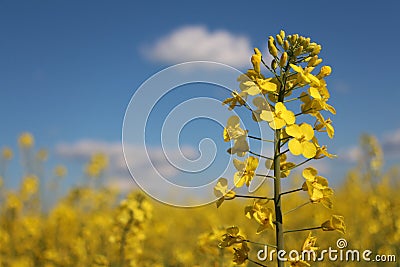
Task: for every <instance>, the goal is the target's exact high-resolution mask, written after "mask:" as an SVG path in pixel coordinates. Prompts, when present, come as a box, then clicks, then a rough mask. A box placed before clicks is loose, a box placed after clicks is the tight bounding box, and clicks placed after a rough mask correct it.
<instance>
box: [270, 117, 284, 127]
mask: <svg viewBox="0 0 400 267" xmlns="http://www.w3.org/2000/svg"><path fill="white" fill-rule="evenodd" d="M271 124H272V125H271ZM269 125H270V126H271V128H272V129H281V128H282V127H283V126H285V125H286V123H285V121H284V120H283V119H280V118H277V117H275V118H274V119H273V121H272V122H271V123H270V124H269Z"/></svg>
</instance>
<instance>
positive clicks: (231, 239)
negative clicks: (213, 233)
mask: <svg viewBox="0 0 400 267" xmlns="http://www.w3.org/2000/svg"><path fill="white" fill-rule="evenodd" d="M244 240H246V239H245V238H244V236H242V235H240V234H239V228H238V227H237V226H232V227H229V228H227V229H226V233H225V234H223V235H222V238H221V242H219V244H218V247H220V248H226V247H230V246H232V245H233V244H240V243H243V241H244Z"/></svg>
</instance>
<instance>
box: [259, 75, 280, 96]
mask: <svg viewBox="0 0 400 267" xmlns="http://www.w3.org/2000/svg"><path fill="white" fill-rule="evenodd" d="M256 81H257V84H258V86H259V88H260V89H261V93H262V94H266V93H269V92H276V91H277V90H278V83H277V80H276V78H267V79H258V78H257V80H256Z"/></svg>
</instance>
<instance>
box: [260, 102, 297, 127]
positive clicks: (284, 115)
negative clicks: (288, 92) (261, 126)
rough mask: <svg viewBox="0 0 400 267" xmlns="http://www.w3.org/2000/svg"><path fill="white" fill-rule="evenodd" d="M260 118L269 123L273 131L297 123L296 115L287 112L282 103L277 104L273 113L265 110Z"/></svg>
mask: <svg viewBox="0 0 400 267" xmlns="http://www.w3.org/2000/svg"><path fill="white" fill-rule="evenodd" d="M260 118H261V119H262V120H264V121H267V122H268V123H269V126H270V127H271V128H272V129H281V128H282V127H284V126H285V125H291V124H293V123H295V121H296V117H295V116H294V113H293V112H292V111H290V110H287V109H286V107H285V105H284V104H283V103H282V102H278V103H276V104H275V108H274V110H273V111H271V110H263V111H262V112H261V114H260Z"/></svg>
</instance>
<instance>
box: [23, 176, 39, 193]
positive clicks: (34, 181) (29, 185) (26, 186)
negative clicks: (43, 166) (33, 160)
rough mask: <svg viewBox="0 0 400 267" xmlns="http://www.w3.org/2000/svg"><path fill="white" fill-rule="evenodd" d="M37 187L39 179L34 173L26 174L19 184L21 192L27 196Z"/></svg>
mask: <svg viewBox="0 0 400 267" xmlns="http://www.w3.org/2000/svg"><path fill="white" fill-rule="evenodd" d="M38 189H39V179H38V177H37V176H36V175H27V176H25V177H24V178H23V180H22V184H21V194H22V195H23V196H24V197H26V198H29V197H30V196H31V195H33V194H35V193H36V192H37V191H38Z"/></svg>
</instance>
